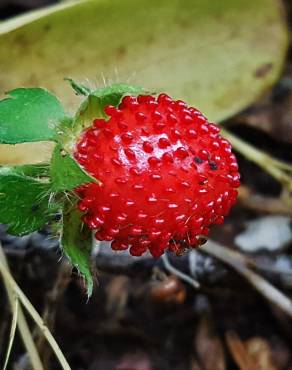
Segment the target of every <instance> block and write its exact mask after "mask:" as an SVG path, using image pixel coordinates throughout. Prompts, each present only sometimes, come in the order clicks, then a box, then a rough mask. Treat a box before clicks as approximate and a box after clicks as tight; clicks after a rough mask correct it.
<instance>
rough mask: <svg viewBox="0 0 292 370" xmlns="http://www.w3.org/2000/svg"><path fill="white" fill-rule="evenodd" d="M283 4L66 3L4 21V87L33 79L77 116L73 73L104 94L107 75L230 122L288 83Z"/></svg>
mask: <svg viewBox="0 0 292 370" xmlns="http://www.w3.org/2000/svg"><path fill="white" fill-rule="evenodd" d="M280 5H281V4H280V1H279V0H236V1H235V0H220V1H206V0H184V1H179V0H160V1H157V0H139V1H136V0H123V1H121V0H103V1H81V2H79V1H77V2H69V3H66V4H63V3H62V4H60V5H56V6H55V7H50V8H48V9H45V10H42V11H41V12H39V13H35V12H33V13H28V14H27V15H26V16H25V17H20V18H14V19H13V20H11V21H9V20H8V21H6V22H2V23H1V25H0V65H1V71H0V86H1V89H4V90H8V89H11V88H13V87H14V86H19V85H21V86H28V85H29V84H31V81H33V84H34V85H39V86H45V87H47V88H49V89H52V90H53V91H54V92H55V93H56V94H57V95H58V96H59V97H60V98H62V101H63V103H64V104H66V106H68V107H70V108H75V107H76V105H77V104H76V103H78V102H77V99H76V96H75V95H74V94H71V93H70V87H69V86H66V85H65V86H64V84H63V78H64V75H67V76H69V75H70V76H71V77H74V79H75V80H78V81H85V78H86V80H88V81H92V82H91V83H92V84H99V86H101V85H102V84H103V82H102V80H103V78H102V77H103V76H104V79H105V81H106V83H107V81H108V83H111V82H112V81H131V84H133V85H139V86H144V87H146V88H147V89H148V90H150V91H152V90H154V91H158V90H159V91H164V92H166V93H168V94H169V95H171V96H173V97H174V98H178V99H183V100H185V101H187V102H188V103H189V104H191V105H194V106H195V107H198V108H199V109H201V110H202V112H204V114H206V116H207V117H208V118H209V119H210V120H215V121H221V120H224V119H226V118H227V117H229V116H231V115H233V114H234V113H236V112H238V111H239V110H241V109H243V108H245V107H246V106H247V105H249V104H250V103H251V102H253V101H254V100H255V99H257V98H258V97H260V96H261V95H262V94H263V93H265V92H266V91H267V90H268V89H269V88H271V86H272V85H273V84H274V83H275V81H276V80H277V79H278V78H279V75H280V73H281V70H282V66H283V62H284V58H285V53H286V50H287V46H288V32H287V25H286V21H285V19H284V14H283V13H284V12H283V11H282V8H281V6H280ZM64 45H65V46H66V47H64ZM7 50H13V58H11V53H8V52H7ZM73 51H74V52H73Z"/></svg>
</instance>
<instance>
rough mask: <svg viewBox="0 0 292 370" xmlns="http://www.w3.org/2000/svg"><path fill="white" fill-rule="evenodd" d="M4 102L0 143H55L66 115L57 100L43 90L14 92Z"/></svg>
mask: <svg viewBox="0 0 292 370" xmlns="http://www.w3.org/2000/svg"><path fill="white" fill-rule="evenodd" d="M8 94H9V96H10V97H9V98H6V99H3V100H1V101H0V142H1V143H5V144H17V143H23V142H32V141H44V140H54V137H55V129H56V127H57V125H58V124H59V122H60V121H62V120H63V119H64V118H65V116H66V115H65V112H64V109H63V107H62V105H61V104H60V102H59V101H58V100H57V98H56V97H55V96H53V95H52V94H50V93H49V92H48V91H47V90H44V89H41V88H29V89H25V88H20V89H15V90H12V91H10V92H9V93H8Z"/></svg>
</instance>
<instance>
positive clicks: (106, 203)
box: [75, 94, 240, 257]
mask: <svg viewBox="0 0 292 370" xmlns="http://www.w3.org/2000/svg"><path fill="white" fill-rule="evenodd" d="M105 112H106V114H107V115H108V117H109V118H108V119H100V118H97V119H95V120H94V121H93V124H92V127H90V128H88V129H87V130H86V131H84V132H83V133H82V135H81V137H80V139H79V141H78V143H77V145H76V148H75V158H76V160H77V161H79V163H80V164H81V165H82V166H83V167H84V169H85V170H86V171H87V172H89V173H90V174H91V175H92V176H93V177H95V178H96V179H98V180H99V181H100V182H101V183H99V184H96V183H90V184H86V185H84V186H82V187H80V188H78V189H76V193H77V194H78V196H79V197H80V201H79V203H78V208H79V210H80V211H81V212H82V213H83V216H82V217H83V221H84V223H85V224H86V225H87V226H88V227H89V228H91V229H92V230H94V232H95V237H96V238H97V239H98V240H106V241H110V242H111V245H112V249H114V250H126V249H128V250H129V252H130V253H131V254H132V255H134V256H140V255H142V254H143V253H145V252H147V251H149V252H150V253H151V254H152V255H153V256H154V257H159V256H161V255H162V254H163V253H164V251H165V250H166V249H169V250H171V251H173V252H175V253H177V254H181V253H182V252H183V251H184V250H185V249H188V248H195V247H197V246H199V245H201V244H202V242H203V240H205V239H206V236H207V235H208V233H209V227H210V225H212V224H222V223H223V222H224V217H225V216H226V215H227V214H228V213H229V211H230V208H231V207H232V206H233V204H234V203H235V202H236V198H237V190H236V188H237V187H238V186H239V185H240V175H239V173H238V165H237V161H236V157H235V155H234V154H233V153H232V148H231V145H230V143H229V142H228V141H227V140H225V139H224V138H222V137H221V136H220V129H219V127H218V126H216V125H215V124H213V123H210V122H208V120H207V119H206V118H205V117H204V116H203V115H202V114H201V113H200V112H199V111H198V110H197V109H195V108H192V107H188V106H187V104H186V103H185V102H183V101H180V100H178V101H175V100H173V99H172V98H170V97H169V96H168V95H166V94H160V95H159V96H158V97H154V96H150V95H140V96H138V97H134V96H125V97H124V98H123V99H122V102H121V103H120V105H119V106H118V107H117V108H115V107H113V106H107V107H106V108H105Z"/></svg>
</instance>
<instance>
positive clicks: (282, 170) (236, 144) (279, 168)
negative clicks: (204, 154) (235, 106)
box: [221, 129, 292, 191]
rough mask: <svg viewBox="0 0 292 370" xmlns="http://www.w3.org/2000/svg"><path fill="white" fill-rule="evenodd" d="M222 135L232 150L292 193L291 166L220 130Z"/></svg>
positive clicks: (224, 130)
mask: <svg viewBox="0 0 292 370" xmlns="http://www.w3.org/2000/svg"><path fill="white" fill-rule="evenodd" d="M221 133H222V135H223V136H224V137H225V138H226V139H227V140H229V141H230V143H231V144H232V146H233V148H234V149H235V150H237V151H238V152H239V153H241V154H243V155H244V156H245V157H246V158H247V159H248V160H250V161H251V162H254V163H255V164H257V165H258V166H260V167H261V168H262V169H263V170H264V171H266V172H267V173H268V174H270V175H271V176H273V177H274V178H275V179H276V180H278V181H279V182H280V183H282V185H283V186H285V187H286V189H288V190H289V191H292V165H291V164H289V163H285V162H282V161H280V160H278V159H276V158H273V157H272V156H270V155H269V154H268V153H265V152H263V151H261V150H259V149H257V148H255V147H254V146H253V145H251V144H249V143H247V142H246V141H244V140H242V139H240V138H239V137H238V136H236V135H233V134H232V133H230V132H229V131H227V130H226V129H221Z"/></svg>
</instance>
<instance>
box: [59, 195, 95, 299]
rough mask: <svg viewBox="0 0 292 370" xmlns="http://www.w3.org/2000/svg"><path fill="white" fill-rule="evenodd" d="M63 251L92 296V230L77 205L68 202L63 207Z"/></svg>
mask: <svg viewBox="0 0 292 370" xmlns="http://www.w3.org/2000/svg"><path fill="white" fill-rule="evenodd" d="M61 246H62V248H63V251H64V252H65V254H66V255H67V257H68V258H69V260H70V261H71V263H72V265H74V266H75V267H76V268H77V269H78V271H79V272H80V273H81V275H82V276H83V277H84V279H85V281H86V283H87V294H88V296H89V297H90V296H91V294H92V289H93V278H92V273H91V270H90V254H91V250H92V239H91V231H90V230H89V229H88V228H87V227H86V226H85V225H84V224H83V223H82V221H81V214H80V212H79V211H78V209H77V208H76V205H75V204H73V206H72V204H70V203H69V202H67V203H66V204H65V205H64V209H63V233H62V238H61Z"/></svg>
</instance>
